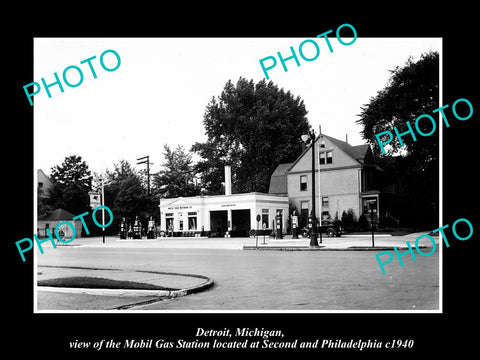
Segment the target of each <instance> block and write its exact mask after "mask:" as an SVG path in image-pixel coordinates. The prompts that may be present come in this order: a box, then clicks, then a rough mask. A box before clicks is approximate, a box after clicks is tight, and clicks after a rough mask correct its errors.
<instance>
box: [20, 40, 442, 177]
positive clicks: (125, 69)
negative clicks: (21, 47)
mask: <svg viewBox="0 0 480 360" xmlns="http://www.w3.org/2000/svg"><path fill="white" fill-rule="evenodd" d="M306 39H307V38H36V39H34V79H32V82H33V81H35V82H38V83H40V84H41V79H42V78H44V79H45V82H46V83H47V84H50V83H53V82H54V81H55V78H54V73H55V72H56V73H57V74H58V76H59V78H60V79H61V81H62V85H63V87H64V92H63V93H62V92H61V91H60V89H59V87H58V86H57V85H54V86H51V87H50V88H49V90H50V92H51V96H52V97H51V98H49V97H48V95H47V93H46V91H45V89H44V88H43V87H42V89H41V90H40V92H39V93H38V94H37V95H35V96H34V168H35V169H42V170H43V171H44V172H45V173H46V174H47V175H49V174H50V169H51V168H52V167H53V166H55V165H60V164H61V163H62V162H63V160H64V158H65V157H66V156H70V155H80V156H81V157H82V159H83V160H85V162H86V163H87V165H88V166H89V168H90V170H92V172H97V173H103V172H104V171H105V170H106V169H113V164H114V163H118V162H119V161H120V160H127V161H129V162H130V163H131V164H132V165H135V168H136V169H138V170H140V169H143V168H144V167H145V165H136V162H137V159H138V158H140V157H144V156H146V155H149V156H150V161H151V162H153V164H152V165H151V166H150V169H151V170H150V171H151V173H154V172H157V171H158V170H160V168H161V164H162V163H163V162H164V158H163V155H162V153H163V146H164V144H168V145H169V146H170V147H172V148H175V147H176V146H177V145H182V146H184V148H185V149H186V150H189V149H190V147H191V145H192V144H194V143H195V142H204V141H206V139H207V138H206V135H205V131H204V127H203V116H204V113H205V109H206V106H207V104H208V103H209V102H210V101H211V99H212V97H217V96H219V95H220V94H221V92H222V90H223V87H224V86H225V83H226V82H227V81H228V80H231V81H232V82H233V83H234V84H236V82H237V80H238V79H239V78H240V77H245V78H247V79H249V80H250V79H253V81H254V82H255V83H257V82H259V81H260V80H262V79H264V78H265V74H264V72H263V70H262V68H261V66H260V62H259V60H260V59H262V58H265V57H267V56H276V57H277V66H276V67H275V68H273V69H272V70H270V71H269V72H268V75H269V76H270V79H269V80H272V81H273V82H274V83H275V84H277V85H278V86H279V88H283V89H284V90H285V91H287V90H290V92H291V93H292V94H293V95H294V96H295V97H296V96H300V97H301V98H302V99H303V100H304V104H305V107H306V110H307V111H308V114H307V118H308V120H309V122H310V124H311V125H312V127H313V128H314V129H315V131H318V127H319V125H321V128H322V132H323V133H324V134H326V135H329V136H333V137H335V138H338V139H341V140H345V135H346V134H348V142H349V143H350V144H352V145H358V144H362V143H365V141H364V140H363V139H362V138H361V134H360V131H361V130H362V128H361V126H360V125H358V124H356V120H358V116H357V115H358V114H359V113H360V111H361V109H360V108H361V107H362V106H364V105H365V104H368V102H369V101H370V99H371V98H372V97H374V96H375V95H376V94H377V91H379V90H381V89H383V88H384V87H385V85H386V84H387V81H388V78H389V76H390V72H389V70H392V69H393V68H395V67H396V66H403V65H404V64H405V62H406V61H407V59H408V58H409V57H410V56H412V57H413V59H414V60H415V61H416V60H418V59H419V58H420V55H421V54H422V53H425V52H428V51H432V50H433V51H438V52H440V54H441V47H442V39H441V38H362V37H360V36H359V37H358V38H357V39H356V41H355V42H354V43H353V44H352V45H350V46H344V45H341V44H340V43H339V42H338V41H337V39H336V38H335V37H333V38H330V42H331V45H332V47H333V52H329V50H328V46H327V44H326V42H325V40H324V39H314V38H312V39H314V41H316V43H317V44H318V45H319V49H320V54H319V56H318V57H317V58H316V60H313V61H311V62H307V61H304V60H303V59H302V58H301V57H300V56H299V51H298V49H299V45H300V43H301V42H302V41H304V40H306ZM342 39H343V41H344V42H349V41H352V38H348V37H344V38H342ZM290 46H292V47H293V48H294V49H295V51H296V53H297V56H298V57H299V60H300V64H301V66H297V65H296V64H295V61H294V60H290V61H287V62H286V66H287V68H288V72H285V71H284V70H283V68H282V66H281V64H280V60H279V59H278V56H277V52H280V53H281V54H282V55H283V57H284V58H286V57H288V56H290V55H291V51H290ZM313 49H314V48H313V45H311V44H308V43H307V44H306V45H305V46H304V48H303V50H304V53H305V56H307V57H313V55H314V53H313V52H312V50H313ZM106 50H115V51H116V52H117V53H118V55H119V56H120V59H121V63H120V66H119V67H118V69H117V70H115V71H111V72H108V71H105V70H104V69H103V68H102V66H101V64H100V60H99V59H100V55H101V54H102V53H103V52H104V51H106ZM92 56H96V58H95V59H93V60H91V64H92V66H93V67H94V69H95V72H96V75H97V78H96V79H95V78H93V76H92V73H91V71H90V69H89V66H88V63H84V64H80V62H81V61H83V60H85V59H88V58H91V57H92ZM104 62H105V66H106V67H108V68H113V67H115V65H116V64H117V62H116V58H115V56H114V55H113V54H112V53H106V54H105V57H104ZM266 64H267V65H268V64H270V63H267V62H266ZM71 65H75V66H78V67H79V68H80V69H81V70H82V73H83V77H84V78H83V82H82V83H81V84H80V85H79V86H77V87H68V86H66V85H65V83H64V82H63V79H62V74H63V71H64V69H65V68H67V67H68V66H71ZM67 79H68V80H69V81H70V82H71V83H73V84H75V83H77V82H79V80H80V79H79V77H78V74H77V72H76V71H75V70H74V69H71V70H68V72H67ZM30 91H32V90H30ZM25 100H26V101H27V103H28V99H27V98H25ZM301 135H302V134H299V137H300V136H301Z"/></svg>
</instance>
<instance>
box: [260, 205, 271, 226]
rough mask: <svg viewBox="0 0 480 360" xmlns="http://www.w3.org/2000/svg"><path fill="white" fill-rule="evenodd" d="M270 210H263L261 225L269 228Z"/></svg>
mask: <svg viewBox="0 0 480 360" xmlns="http://www.w3.org/2000/svg"><path fill="white" fill-rule="evenodd" d="M268 220H269V219H268V209H262V223H261V224H260V225H262V227H263V224H265V226H266V227H267V228H268Z"/></svg>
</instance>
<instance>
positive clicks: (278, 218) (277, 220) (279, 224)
mask: <svg viewBox="0 0 480 360" xmlns="http://www.w3.org/2000/svg"><path fill="white" fill-rule="evenodd" d="M282 222H283V221H282V212H281V211H277V216H275V228H276V230H277V239H282V238H283V236H282V229H283V224H282Z"/></svg>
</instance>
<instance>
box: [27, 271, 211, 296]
mask: <svg viewBox="0 0 480 360" xmlns="http://www.w3.org/2000/svg"><path fill="white" fill-rule="evenodd" d="M47 267H57V266H47ZM59 267H60V268H62V267H63V268H73V269H86V270H118V269H101V268H88V267H69V266H59ZM134 271H136V272H142V273H150V274H162V275H165V274H167V275H176V276H185V277H194V278H198V279H204V280H205V281H204V282H202V283H200V284H199V285H195V286H192V287H189V288H185V289H178V290H145V289H108V288H80V287H78V288H77V287H60V286H39V285H36V289H37V291H46V292H57V293H58V292H59V293H70V294H86V295H99V296H119V297H161V298H176V297H181V296H186V295H189V294H195V293H198V292H200V291H204V290H207V289H209V288H210V287H212V286H213V285H214V281H213V279H212V278H209V277H207V276H203V275H196V274H180V273H167V272H160V271H143V270H134Z"/></svg>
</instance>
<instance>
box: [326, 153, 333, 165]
mask: <svg viewBox="0 0 480 360" xmlns="http://www.w3.org/2000/svg"><path fill="white" fill-rule="evenodd" d="M326 154H327V164H331V163H332V162H333V152H332V151H327V153H326Z"/></svg>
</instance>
